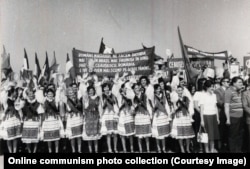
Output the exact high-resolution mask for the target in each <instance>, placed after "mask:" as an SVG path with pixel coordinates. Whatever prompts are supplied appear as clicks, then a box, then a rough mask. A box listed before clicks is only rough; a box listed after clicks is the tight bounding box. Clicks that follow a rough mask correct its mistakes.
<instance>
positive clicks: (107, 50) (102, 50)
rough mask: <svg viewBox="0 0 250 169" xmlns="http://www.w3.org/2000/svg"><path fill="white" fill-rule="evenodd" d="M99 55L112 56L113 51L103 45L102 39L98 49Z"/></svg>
mask: <svg viewBox="0 0 250 169" xmlns="http://www.w3.org/2000/svg"><path fill="white" fill-rule="evenodd" d="M99 53H103V54H114V53H115V50H114V48H111V47H108V46H106V45H105V44H104V43H103V38H102V40H101V44H100V48H99Z"/></svg>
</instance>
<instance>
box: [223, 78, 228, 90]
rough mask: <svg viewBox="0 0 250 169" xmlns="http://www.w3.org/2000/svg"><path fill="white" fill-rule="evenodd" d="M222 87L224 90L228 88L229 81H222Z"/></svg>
mask: <svg viewBox="0 0 250 169" xmlns="http://www.w3.org/2000/svg"><path fill="white" fill-rule="evenodd" d="M222 86H223V87H225V88H228V87H229V79H224V80H223V82H222Z"/></svg>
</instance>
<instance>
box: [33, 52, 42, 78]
mask: <svg viewBox="0 0 250 169" xmlns="http://www.w3.org/2000/svg"><path fill="white" fill-rule="evenodd" d="M40 74H41V68H40V64H39V60H38V57H37V53H35V72H34V76H35V77H36V79H38V78H39V76H40Z"/></svg>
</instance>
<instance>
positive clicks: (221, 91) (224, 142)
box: [214, 77, 229, 151]
mask: <svg viewBox="0 0 250 169" xmlns="http://www.w3.org/2000/svg"><path fill="white" fill-rule="evenodd" d="M228 87H229V79H228V78H227V77H223V78H222V79H221V81H220V87H219V88H218V89H216V90H215V91H214V93H215V94H216V98H217V107H218V112H219V118H220V124H219V131H220V136H221V140H220V141H219V142H218V148H219V150H221V151H225V149H227V148H228V126H227V125H226V121H227V118H226V114H225V109H224V103H225V91H226V89H227V88H228Z"/></svg>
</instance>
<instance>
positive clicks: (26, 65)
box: [23, 48, 29, 70]
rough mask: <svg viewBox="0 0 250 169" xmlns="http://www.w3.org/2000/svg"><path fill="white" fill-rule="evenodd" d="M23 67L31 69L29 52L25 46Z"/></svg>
mask: <svg viewBox="0 0 250 169" xmlns="http://www.w3.org/2000/svg"><path fill="white" fill-rule="evenodd" d="M23 67H24V69H26V70H28V69H29V60H28V56H27V52H26V50H25V48H24V58H23Z"/></svg>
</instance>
